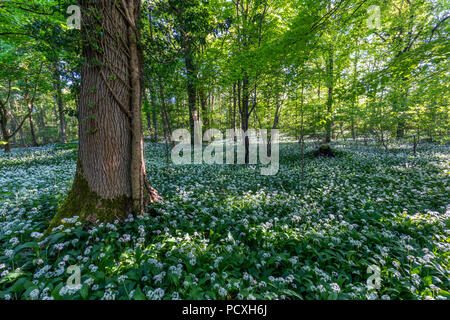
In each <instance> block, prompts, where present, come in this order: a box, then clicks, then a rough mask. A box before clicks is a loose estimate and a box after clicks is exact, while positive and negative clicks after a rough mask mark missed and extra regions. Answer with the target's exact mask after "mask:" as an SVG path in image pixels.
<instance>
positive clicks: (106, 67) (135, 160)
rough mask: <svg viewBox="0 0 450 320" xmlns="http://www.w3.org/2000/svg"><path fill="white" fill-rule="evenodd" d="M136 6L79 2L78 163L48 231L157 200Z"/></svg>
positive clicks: (120, 215)
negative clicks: (147, 157) (150, 178)
mask: <svg viewBox="0 0 450 320" xmlns="http://www.w3.org/2000/svg"><path fill="white" fill-rule="evenodd" d="M140 3H141V1H140V0H124V1H121V2H114V1H94V0H82V1H81V7H82V12H83V26H82V40H83V58H84V61H85V63H84V65H83V66H82V71H81V77H82V84H81V92H80V109H79V127H78V130H79V151H78V163H77V170H76V175H75V179H74V182H73V186H72V190H71V191H70V193H69V195H68V197H67V199H66V200H65V202H64V203H63V205H62V207H61V208H60V210H59V212H58V214H57V215H56V217H55V218H54V219H53V221H52V223H51V225H50V227H53V226H55V225H58V224H60V222H61V219H62V218H65V217H68V216H79V217H80V218H81V220H83V221H84V222H92V223H97V222H103V221H113V220H116V219H118V220H123V219H124V218H126V217H127V216H128V215H129V214H130V213H135V214H141V213H142V212H144V210H145V207H146V205H147V204H148V203H149V202H151V201H154V200H156V199H158V198H159V196H158V194H157V192H156V190H155V189H153V188H151V187H150V186H149V185H148V182H147V181H146V172H145V163H144V158H143V134H142V122H141V103H142V92H143V91H142V84H141V70H142V66H141V55H140V52H139V48H138V46H137V42H138V41H139V31H138V28H137V22H138V19H139V17H140ZM92 30H99V31H100V32H98V33H96V32H91V31H92ZM99 48H101V49H99ZM113 70H114V71H113ZM119 80H120V81H119ZM50 230H51V229H50Z"/></svg>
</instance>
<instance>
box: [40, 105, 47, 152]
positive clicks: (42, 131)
mask: <svg viewBox="0 0 450 320" xmlns="http://www.w3.org/2000/svg"><path fill="white" fill-rule="evenodd" d="M37 121H38V124H39V135H40V136H41V137H42V144H44V145H46V144H48V136H47V135H46V132H45V131H46V128H47V126H46V125H45V110H44V108H41V110H40V112H39V114H38V117H37Z"/></svg>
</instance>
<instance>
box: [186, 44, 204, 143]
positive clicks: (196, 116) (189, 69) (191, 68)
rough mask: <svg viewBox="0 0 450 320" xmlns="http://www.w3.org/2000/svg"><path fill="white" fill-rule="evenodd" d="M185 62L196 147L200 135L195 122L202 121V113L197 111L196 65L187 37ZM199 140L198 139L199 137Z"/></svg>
mask: <svg viewBox="0 0 450 320" xmlns="http://www.w3.org/2000/svg"><path fill="white" fill-rule="evenodd" d="M183 45H184V60H185V65H186V74H187V94H188V107H189V129H190V132H191V144H192V145H194V142H195V140H196V139H195V136H196V134H198V133H197V132H195V122H196V121H200V113H199V111H198V109H197V103H196V100H197V92H196V86H195V65H194V58H193V56H192V55H193V53H192V44H191V40H190V39H189V38H188V37H187V36H185V38H184V41H183ZM197 138H198V137H197Z"/></svg>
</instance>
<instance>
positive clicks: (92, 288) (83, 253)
mask: <svg viewBox="0 0 450 320" xmlns="http://www.w3.org/2000/svg"><path fill="white" fill-rule="evenodd" d="M335 148H336V149H337V150H338V156H337V157H336V158H334V159H314V158H313V157H312V155H311V152H309V153H308V154H307V157H306V168H305V173H306V177H305V179H304V180H302V178H301V166H300V165H301V161H300V153H299V151H298V145H296V144H285V145H283V146H282V148H281V156H280V157H281V160H280V161H281V164H280V172H279V173H278V175H276V176H272V177H270V176H261V175H260V170H259V168H258V167H257V166H251V165H249V166H243V165H235V166H230V165H215V166H208V165H197V166H194V165H193V166H171V168H170V171H167V170H166V165H165V162H164V161H165V160H164V159H165V155H164V146H163V145H155V144H153V145H150V144H148V145H147V146H146V159H147V166H148V172H149V173H150V175H151V184H152V186H154V187H155V188H157V189H158V190H159V192H160V194H161V195H162V196H163V197H164V200H163V201H162V202H160V203H158V204H157V207H156V214H151V215H150V214H148V215H146V216H144V217H136V218H132V217H130V219H128V221H127V222H126V223H125V224H119V223H115V224H100V225H99V226H97V227H95V228H89V229H84V228H83V227H82V226H78V227H76V228H74V227H72V228H68V227H65V228H60V229H59V230H55V231H54V232H53V233H52V234H51V235H50V236H48V237H46V238H41V237H42V234H43V233H44V232H45V230H46V228H47V226H48V223H49V221H50V219H51V218H52V217H53V216H54V214H55V210H56V208H57V206H58V203H59V202H60V201H61V200H62V199H63V198H64V196H65V195H66V193H67V191H68V190H69V188H70V186H71V181H72V179H73V176H74V171H75V159H76V150H74V149H75V147H74V145H66V146H50V147H42V148H33V149H26V150H14V151H13V152H12V154H11V155H6V154H4V153H3V152H1V153H0V299H430V298H432V299H448V298H449V297H450V293H449V291H450V283H449V273H450V272H449V248H450V241H449V233H450V231H449V229H450V228H449V227H450V219H449V218H450V206H449V204H450V186H449V173H450V171H449V170H450V147H449V146H436V145H422V146H420V147H419V149H418V154H417V156H413V155H412V152H411V150H410V148H409V149H406V148H405V149H401V148H397V149H394V150H392V151H391V152H389V153H385V152H384V151H381V150H379V149H376V148H373V147H362V146H361V147H356V146H348V145H347V146H343V145H336V146H335ZM308 150H311V148H309V149H308ZM71 265H77V266H79V267H80V268H81V284H82V286H81V288H80V289H71V288H70V287H68V286H67V279H68V277H69V276H70V275H69V274H68V273H67V269H68V267H69V266H71ZM371 265H375V266H378V267H379V268H380V270H381V275H380V276H381V285H380V289H379V290H375V289H372V290H369V289H368V287H367V280H368V278H369V277H370V276H371V275H372V274H370V273H368V272H367V268H368V266H371Z"/></svg>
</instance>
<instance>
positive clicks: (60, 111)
mask: <svg viewBox="0 0 450 320" xmlns="http://www.w3.org/2000/svg"><path fill="white" fill-rule="evenodd" d="M54 69H55V75H54V77H55V90H56V92H55V99H56V104H57V106H58V117H59V128H60V130H61V142H62V143H66V120H65V118H64V105H63V98H62V84H61V73H60V70H59V62H58V61H56V62H55V66H54Z"/></svg>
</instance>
